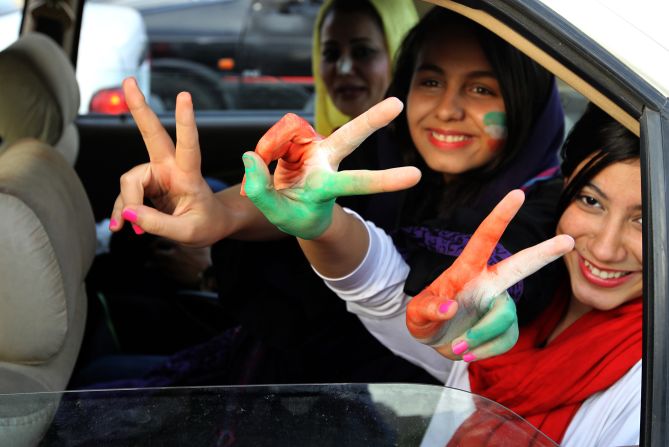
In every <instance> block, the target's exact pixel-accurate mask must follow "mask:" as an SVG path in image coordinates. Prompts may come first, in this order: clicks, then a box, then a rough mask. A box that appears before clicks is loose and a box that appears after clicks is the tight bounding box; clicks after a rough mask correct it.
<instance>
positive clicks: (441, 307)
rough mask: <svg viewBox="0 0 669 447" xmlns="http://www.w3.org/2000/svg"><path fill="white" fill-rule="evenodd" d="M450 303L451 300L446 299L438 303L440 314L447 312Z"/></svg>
mask: <svg viewBox="0 0 669 447" xmlns="http://www.w3.org/2000/svg"><path fill="white" fill-rule="evenodd" d="M452 304H453V301H446V302H444V303H441V304H440V305H439V312H441V313H442V314H445V313H446V312H448V309H450V307H451V305H452Z"/></svg>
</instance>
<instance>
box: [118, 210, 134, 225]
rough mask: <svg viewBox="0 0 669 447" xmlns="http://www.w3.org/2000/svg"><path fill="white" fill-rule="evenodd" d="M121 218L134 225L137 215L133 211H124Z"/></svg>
mask: <svg viewBox="0 0 669 447" xmlns="http://www.w3.org/2000/svg"><path fill="white" fill-rule="evenodd" d="M121 216H123V218H124V219H125V220H127V221H128V222H133V223H134V222H136V221H137V213H136V212H134V211H133V210H124V211H123V213H121Z"/></svg>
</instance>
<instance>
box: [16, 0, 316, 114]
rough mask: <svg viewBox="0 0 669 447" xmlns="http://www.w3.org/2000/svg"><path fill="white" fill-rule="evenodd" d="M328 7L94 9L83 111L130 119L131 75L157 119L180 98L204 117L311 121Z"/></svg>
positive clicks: (154, 4)
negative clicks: (323, 11) (270, 115)
mask: <svg viewBox="0 0 669 447" xmlns="http://www.w3.org/2000/svg"><path fill="white" fill-rule="evenodd" d="M3 1H6V0H3ZM321 3H322V1H321V0H194V1H193V0H91V1H89V2H88V3H87V4H86V7H85V9H84V18H83V22H82V31H81V39H80V47H79V57H78V61H79V62H78V64H77V65H78V66H77V74H78V79H79V82H80V84H81V90H82V107H81V110H80V112H81V113H106V114H115V113H123V112H125V111H127V109H125V105H124V101H123V98H122V92H121V90H120V85H121V81H122V79H123V78H124V77H126V76H136V77H137V78H138V81H139V83H140V85H141V86H142V89H143V91H144V92H145V93H148V94H147V96H148V98H149V101H150V103H151V105H152V107H153V108H154V109H155V110H157V111H159V112H165V113H171V112H172V111H173V110H174V106H175V97H176V95H177V93H179V92H180V91H183V90H186V91H189V92H190V93H191V95H192V97H193V102H194V104H195V107H196V109H197V110H198V111H200V112H202V111H225V110H235V111H237V110H259V109H262V110H293V111H298V112H310V111H311V99H312V93H313V82H312V77H311V63H310V60H311V36H312V29H313V22H314V21H315V18H316V14H317V12H318V8H319V7H320V4H321ZM110 18H111V20H110ZM120 24H122V26H120Z"/></svg>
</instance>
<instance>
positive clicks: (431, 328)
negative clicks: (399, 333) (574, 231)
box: [406, 190, 574, 361]
mask: <svg viewBox="0 0 669 447" xmlns="http://www.w3.org/2000/svg"><path fill="white" fill-rule="evenodd" d="M523 200H524V194H523V192H522V191H520V190H515V191H512V192H510V193H509V194H508V195H507V196H506V197H505V198H504V199H503V200H502V201H501V202H500V203H499V204H498V205H497V206H496V207H495V209H494V210H493V211H492V212H491V213H490V215H488V217H487V218H486V219H485V220H484V221H483V222H482V223H481V225H480V226H479V228H478V229H477V230H476V232H475V233H474V234H473V235H472V237H471V239H470V240H469V243H468V244H467V246H466V247H465V249H464V250H463V252H462V254H461V255H460V256H459V257H458V258H457V259H456V261H455V262H454V263H453V265H452V266H451V267H450V268H448V269H447V270H446V271H444V272H443V273H442V274H441V275H440V276H439V277H438V278H437V279H436V280H435V281H433V282H432V284H430V285H429V286H428V287H426V288H425V289H424V290H423V291H422V292H421V293H419V294H418V295H416V296H415V297H414V298H413V299H412V300H411V301H410V302H409V304H408V306H407V314H406V319H407V327H408V329H409V332H410V333H411V334H412V335H413V336H414V337H415V338H416V339H417V340H419V341H421V342H423V343H425V344H429V345H431V346H433V347H434V348H435V349H437V351H439V352H440V353H442V354H443V355H445V356H447V357H449V358H460V357H459V356H462V358H464V359H465V360H469V361H471V360H476V359H482V358H486V357H490V356H492V355H497V354H500V353H502V352H505V351H506V350H508V349H510V348H511V347H512V346H513V345H514V344H515V342H516V339H517V337H518V327H517V318H516V312H515V306H514V303H513V300H511V298H510V297H509V296H508V294H507V293H506V289H508V288H509V287H510V286H512V285H513V284H515V283H517V282H518V281H520V280H522V279H523V278H525V277H527V276H528V275H530V274H532V273H534V272H536V271H537V270H539V269H540V268H542V267H543V266H545V265H547V264H549V263H550V262H552V261H554V260H555V259H557V258H559V257H560V256H562V255H563V254H565V253H567V252H568V251H570V250H571V249H572V248H573V246H574V240H573V239H572V238H571V237H570V236H568V235H559V236H556V237H554V238H552V239H549V240H547V241H544V242H542V243H540V244H537V245H535V246H533V247H530V248H527V249H525V250H522V251H520V252H518V253H516V254H514V255H513V256H511V257H509V258H507V259H505V260H503V261H501V262H499V263H497V264H495V265H493V266H488V265H487V262H488V259H489V258H490V255H491V254H492V251H493V250H494V248H495V246H496V245H497V243H498V242H499V239H500V237H501V236H502V233H504V230H505V229H506V227H507V225H508V224H509V222H510V221H511V219H513V217H514V216H515V214H516V212H517V211H518V209H519V208H520V207H521V205H522V203H523Z"/></svg>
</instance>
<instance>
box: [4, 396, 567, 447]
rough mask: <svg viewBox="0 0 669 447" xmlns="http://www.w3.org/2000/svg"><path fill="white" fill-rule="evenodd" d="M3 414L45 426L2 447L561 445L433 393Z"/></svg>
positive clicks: (26, 399) (47, 408) (10, 435)
mask: <svg viewBox="0 0 669 447" xmlns="http://www.w3.org/2000/svg"><path fill="white" fill-rule="evenodd" d="M0 411H1V412H2V414H4V415H14V416H16V417H17V418H29V417H33V419H32V420H33V421H41V422H42V424H41V425H40V424H35V423H33V424H25V425H24V426H21V424H17V425H16V426H12V427H11V428H8V427H4V428H0V441H2V444H3V445H9V444H7V441H9V440H13V439H19V438H18V436H19V435H23V436H24V437H23V439H30V435H31V432H39V431H42V430H44V431H46V435H45V436H44V438H43V439H42V441H41V444H40V445H139V444H141V445H198V446H204V445H216V446H232V445H234V446H246V445H248V446H262V445H272V446H283V445H285V446H298V445H299V446H312V445H313V446H319V447H324V446H342V445H345V446H366V447H373V446H389V445H398V446H403V445H407V446H418V445H420V446H425V447H428V446H440V447H443V446H446V445H448V446H450V445H463V444H459V442H462V440H472V439H475V438H480V436H481V435H483V436H485V434H486V433H487V432H489V431H490V430H493V429H497V430H499V429H503V430H504V432H505V434H507V439H508V440H509V443H508V445H509V446H511V445H514V446H515V445H523V444H526V445H529V444H530V443H532V445H533V446H536V447H542V446H554V445H556V444H554V443H553V442H552V441H550V440H549V439H548V438H547V437H545V436H544V435H542V434H541V433H540V432H538V431H537V430H536V429H534V428H533V427H532V426H531V425H530V424H529V423H527V422H525V421H524V420H523V419H521V418H520V417H518V416H517V415H515V414H514V413H512V412H511V411H509V410H507V409H506V408H504V407H502V406H500V405H498V404H496V403H494V402H492V401H490V400H487V399H484V398H481V397H478V396H476V395H473V394H470V393H467V392H465V391H461V390H456V389H451V388H446V387H441V386H432V385H407V384H374V385H365V384H336V385H282V386H276V385H270V386H227V387H211V388H162V389H134V390H100V391H86V392H64V393H34V394H31V393H27V394H14V395H0ZM49 421H53V422H52V423H50V424H49ZM137 443H139V444H137ZM12 445H15V444H13V443H12ZM25 445H36V443H35V444H29V443H28V444H25ZM466 445H471V444H466Z"/></svg>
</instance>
